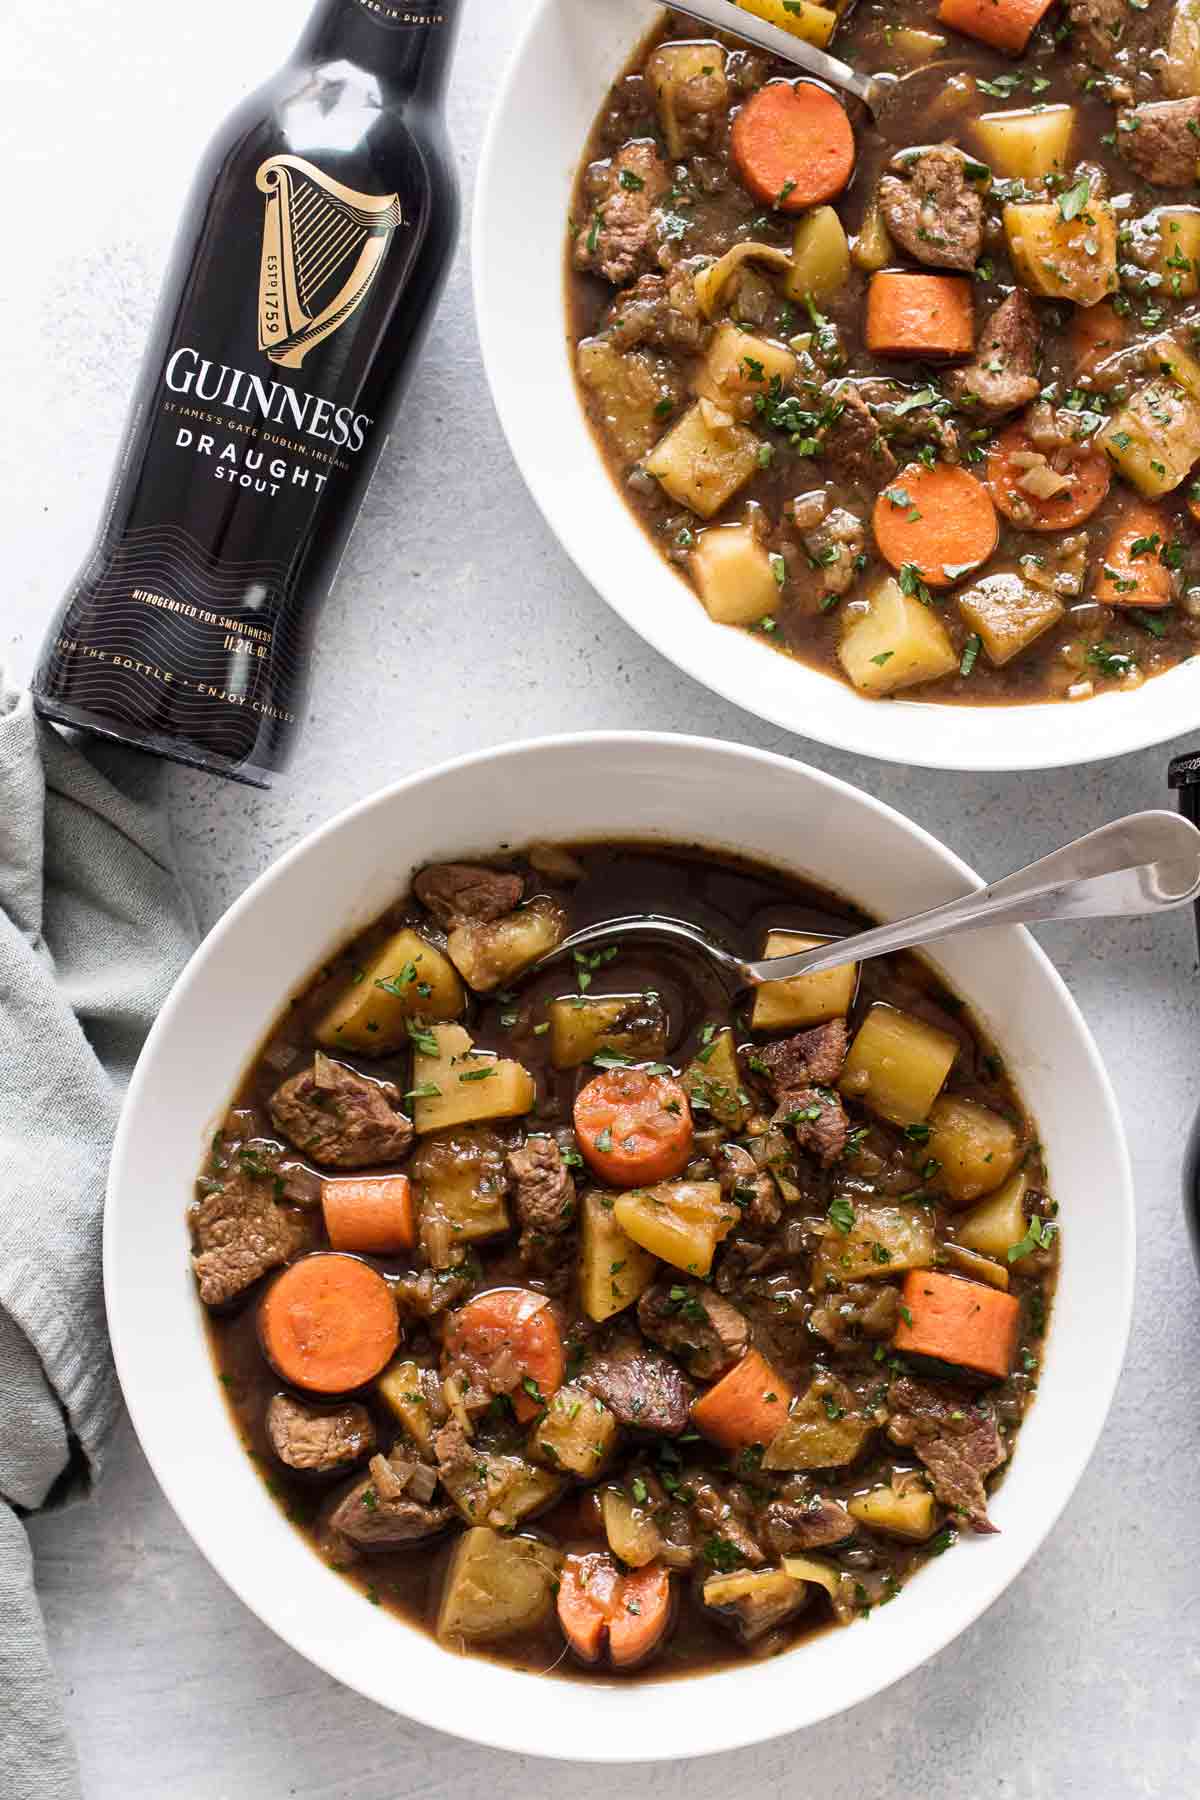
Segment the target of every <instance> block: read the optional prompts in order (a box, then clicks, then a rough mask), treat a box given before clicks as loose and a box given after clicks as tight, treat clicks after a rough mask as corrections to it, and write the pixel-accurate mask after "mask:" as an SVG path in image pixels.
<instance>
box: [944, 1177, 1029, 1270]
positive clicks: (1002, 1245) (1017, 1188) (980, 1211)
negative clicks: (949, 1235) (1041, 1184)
mask: <svg viewBox="0 0 1200 1800" xmlns="http://www.w3.org/2000/svg"><path fill="white" fill-rule="evenodd" d="M1028 1191H1029V1177H1028V1176H1027V1175H1026V1173H1025V1171H1024V1170H1023V1169H1018V1170H1017V1173H1016V1174H1015V1175H1013V1176H1011V1177H1010V1179H1009V1180H1008V1181H1006V1182H1005V1184H1004V1186H1003V1187H1002V1188H1001V1189H1000V1191H999V1192H998V1193H995V1194H992V1195H991V1196H990V1198H989V1199H987V1200H981V1201H980V1202H979V1204H978V1205H977V1206H973V1207H972V1208H971V1210H970V1212H967V1213H964V1214H963V1216H962V1218H961V1219H959V1221H958V1224H957V1225H956V1227H955V1232H954V1235H955V1237H956V1238H957V1240H958V1242H959V1243H960V1244H961V1245H962V1246H963V1248H964V1249H966V1250H977V1251H978V1252H979V1254H980V1255H981V1256H991V1257H994V1258H995V1259H996V1261H997V1262H999V1263H1006V1262H1007V1259H1008V1252H1009V1251H1010V1250H1011V1249H1012V1247H1013V1245H1014V1244H1019V1243H1020V1242H1021V1240H1022V1238H1023V1237H1024V1236H1025V1233H1026V1231H1027V1229H1028V1222H1027V1220H1026V1217H1025V1196H1026V1194H1027V1193H1028Z"/></svg>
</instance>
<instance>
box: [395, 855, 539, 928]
mask: <svg viewBox="0 0 1200 1800" xmlns="http://www.w3.org/2000/svg"><path fill="white" fill-rule="evenodd" d="M413 892H414V893H415V894H416V896H417V899H418V900H419V901H420V902H421V905H422V906H423V907H424V908H425V910H426V911H427V912H431V913H432V914H433V916H434V918H435V919H436V920H437V922H438V924H439V925H444V926H445V928H446V930H447V931H453V929H454V927H455V926H456V925H461V924H463V923H465V922H466V921H467V920H473V921H474V922H475V923H476V924H480V925H488V924H490V923H491V921H492V920H493V919H502V918H503V917H504V915H505V914H506V913H510V912H512V910H513V908H514V907H516V906H519V905H520V902H521V896H522V894H523V893H524V892H525V882H524V880H523V879H522V877H521V876H520V875H510V874H508V873H507V871H505V870H504V869H487V868H484V867H482V866H480V865H477V864H475V863H432V864H431V865H430V866H429V868H427V869H422V870H421V873H420V874H419V875H418V876H417V878H416V880H415V881H414V882H413Z"/></svg>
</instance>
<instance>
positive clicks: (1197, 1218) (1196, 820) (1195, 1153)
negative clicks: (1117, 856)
mask: <svg viewBox="0 0 1200 1800" xmlns="http://www.w3.org/2000/svg"><path fill="white" fill-rule="evenodd" d="M1167 779H1168V780H1169V782H1170V784H1171V786H1172V787H1173V788H1174V789H1175V792H1176V794H1177V796H1178V799H1179V810H1180V812H1181V813H1182V814H1183V816H1184V818H1185V819H1190V820H1191V822H1192V824H1193V825H1197V826H1200V751H1197V750H1192V751H1190V752H1189V753H1188V754H1187V755H1186V756H1177V757H1176V758H1175V760H1174V761H1173V762H1172V764H1171V768H1170V773H1169V775H1168V777H1167ZM1195 913H1196V937H1197V942H1198V943H1200V900H1198V901H1197V902H1196V907H1195ZM1183 1205H1184V1211H1185V1213H1186V1215H1187V1224H1188V1232H1189V1234H1190V1236H1191V1240H1192V1255H1193V1256H1194V1257H1195V1259H1196V1265H1197V1267H1198V1268H1200V1114H1198V1115H1197V1117H1196V1120H1195V1123H1194V1124H1193V1126H1192V1135H1191V1138H1190V1140H1189V1142H1188V1147H1187V1153H1186V1155H1185V1157H1184V1163H1183Z"/></svg>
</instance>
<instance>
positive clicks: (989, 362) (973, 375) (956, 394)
mask: <svg viewBox="0 0 1200 1800" xmlns="http://www.w3.org/2000/svg"><path fill="white" fill-rule="evenodd" d="M1039 343H1040V332H1039V329H1038V319H1037V314H1036V313H1035V312H1034V310H1033V302H1032V301H1031V300H1030V298H1029V296H1028V294H1027V293H1026V292H1025V290H1024V288H1014V290H1013V292H1012V293H1011V294H1010V295H1009V296H1008V299H1007V300H1003V301H1001V303H1000V305H999V306H998V307H997V308H996V310H995V312H994V313H993V314H992V316H991V318H990V319H989V320H988V322H987V324H986V325H985V326H984V328H983V333H982V335H981V337H980V339H979V346H978V349H977V350H976V352H975V360H974V362H971V363H968V364H967V366H966V368H964V369H953V370H951V372H950V374H949V375H947V377H946V382H945V386H946V392H947V394H948V395H949V396H950V398H951V399H952V400H953V401H954V402H955V404H956V405H958V406H961V407H962V408H963V409H964V411H967V412H971V413H975V414H978V416H979V417H980V418H981V419H999V418H1002V417H1003V415H1004V414H1005V413H1010V412H1015V411H1016V410H1017V408H1018V407H1021V406H1028V405H1029V403H1030V401H1032V400H1036V399H1037V397H1038V393H1039V391H1040V384H1039V382H1038V378H1037V365H1038V349H1039Z"/></svg>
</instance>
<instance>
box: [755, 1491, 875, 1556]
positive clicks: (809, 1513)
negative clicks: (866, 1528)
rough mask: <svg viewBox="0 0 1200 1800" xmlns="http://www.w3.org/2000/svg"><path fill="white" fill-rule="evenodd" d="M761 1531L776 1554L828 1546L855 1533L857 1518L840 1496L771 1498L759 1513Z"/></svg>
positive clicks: (798, 1552)
mask: <svg viewBox="0 0 1200 1800" xmlns="http://www.w3.org/2000/svg"><path fill="white" fill-rule="evenodd" d="M758 1523H759V1531H760V1533H761V1535H762V1537H763V1538H764V1540H765V1541H766V1543H767V1544H768V1545H769V1546H770V1548H771V1550H772V1551H773V1552H774V1553H775V1555H776V1556H798V1555H802V1554H803V1552H804V1551H806V1550H827V1549H829V1547H830V1546H831V1545H832V1544H844V1543H845V1541H846V1539H847V1538H850V1537H853V1536H854V1530H855V1526H854V1520H853V1519H852V1518H851V1517H850V1514H849V1513H848V1512H847V1511H846V1508H845V1507H844V1506H843V1505H842V1503H841V1501H840V1500H827V1499H826V1498H825V1497H824V1496H823V1495H821V1494H814V1495H813V1496H812V1498H811V1500H808V1501H798V1500H772V1501H770V1502H769V1504H768V1505H766V1506H764V1507H763V1509H762V1512H761V1513H760V1514H759V1521H758Z"/></svg>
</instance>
